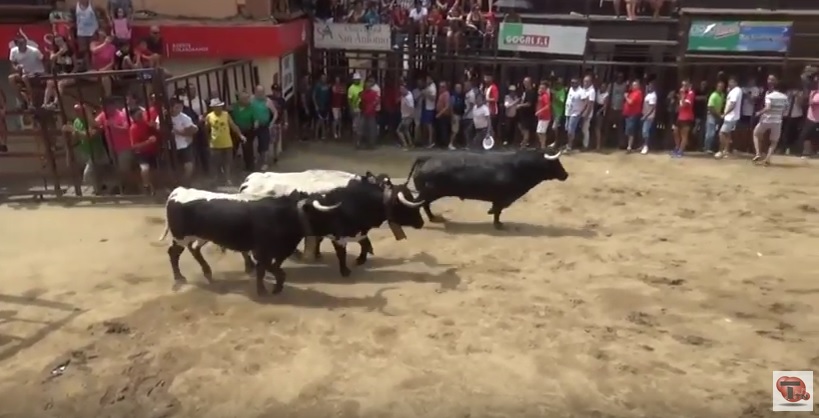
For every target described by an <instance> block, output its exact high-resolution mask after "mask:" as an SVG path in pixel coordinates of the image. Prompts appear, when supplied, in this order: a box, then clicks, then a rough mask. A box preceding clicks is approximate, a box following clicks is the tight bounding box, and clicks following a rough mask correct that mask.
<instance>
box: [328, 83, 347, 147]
mask: <svg viewBox="0 0 819 418" xmlns="http://www.w3.org/2000/svg"><path fill="white" fill-rule="evenodd" d="M346 101H347V86H345V85H344V83H343V82H342V81H341V77H336V79H335V80H333V87H332V89H331V94H330V109H332V114H333V138H335V139H338V138H340V137H341V109H343V108H344V102H346Z"/></svg>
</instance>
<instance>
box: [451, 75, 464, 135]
mask: <svg viewBox="0 0 819 418" xmlns="http://www.w3.org/2000/svg"><path fill="white" fill-rule="evenodd" d="M451 109H452V129H451V131H452V133H451V134H450V135H449V149H451V150H454V149H455V142H456V139H457V138H458V134H459V133H460V132H461V123H462V121H463V117H464V112H465V111H466V97H465V95H464V88H463V85H461V84H460V83H457V84H455V91H453V92H452V99H451Z"/></svg>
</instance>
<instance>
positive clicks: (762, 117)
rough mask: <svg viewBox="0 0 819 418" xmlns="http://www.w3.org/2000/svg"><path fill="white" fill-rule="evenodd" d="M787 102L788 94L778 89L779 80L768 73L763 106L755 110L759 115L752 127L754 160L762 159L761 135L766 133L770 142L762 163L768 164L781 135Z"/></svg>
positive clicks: (787, 107)
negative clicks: (766, 91)
mask: <svg viewBox="0 0 819 418" xmlns="http://www.w3.org/2000/svg"><path fill="white" fill-rule="evenodd" d="M788 104H789V101H788V96H787V95H786V94H785V93H782V91H780V88H779V81H778V80H777V79H776V77H775V76H773V75H769V76H768V93H766V94H765V106H764V107H763V108H762V110H760V111H759V112H756V116H757V117H759V123H757V124H756V127H754V151H755V155H754V159H753V161H754V162H756V161H759V160H762V155H761V152H760V143H761V142H762V137H763V136H765V134H766V133H767V134H768V141H769V142H770V144H769V146H768V153H767V154H765V159H764V160H763V164H765V165H768V164H770V163H771V156H772V155H773V153H774V150H776V147H777V145H778V144H779V137H780V136H781V135H782V119H783V117H784V116H785V112H787V111H788V109H789V106H788Z"/></svg>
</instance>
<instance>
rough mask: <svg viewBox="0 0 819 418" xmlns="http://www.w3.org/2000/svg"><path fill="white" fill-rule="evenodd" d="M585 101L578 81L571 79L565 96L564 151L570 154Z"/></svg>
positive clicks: (584, 107)
mask: <svg viewBox="0 0 819 418" xmlns="http://www.w3.org/2000/svg"><path fill="white" fill-rule="evenodd" d="M587 100H588V99H586V98H585V94H584V92H583V89H582V88H580V81H578V80H577V79H576V78H572V80H571V82H570V84H569V91H568V93H567V94H566V137H567V142H566V151H568V152H571V150H572V146H574V142H575V138H577V130H578V128H579V127H580V121H581V119H582V118H583V111H584V110H585V109H586V101H587Z"/></svg>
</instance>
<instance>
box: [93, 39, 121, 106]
mask: <svg viewBox="0 0 819 418" xmlns="http://www.w3.org/2000/svg"><path fill="white" fill-rule="evenodd" d="M116 55H117V47H115V46H114V38H112V37H111V36H110V35H108V34H106V33H105V31H102V30H100V31H99V32H98V33H97V37H96V38H95V39H94V40H93V41H91V69H92V70H93V71H111V70H113V69H114V64H115V62H116ZM98 79H99V81H100V84H102V90H103V92H104V93H105V96H107V97H110V96H111V94H112V89H113V81H112V79H111V76H100V77H99V78H98Z"/></svg>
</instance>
